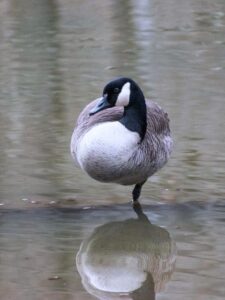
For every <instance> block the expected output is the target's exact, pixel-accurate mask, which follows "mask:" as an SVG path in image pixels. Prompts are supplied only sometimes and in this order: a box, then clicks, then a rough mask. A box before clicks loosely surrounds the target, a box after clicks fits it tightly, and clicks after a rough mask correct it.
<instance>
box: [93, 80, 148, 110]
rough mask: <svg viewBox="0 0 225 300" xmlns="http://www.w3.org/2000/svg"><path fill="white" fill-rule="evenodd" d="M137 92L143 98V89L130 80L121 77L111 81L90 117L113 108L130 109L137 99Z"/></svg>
mask: <svg viewBox="0 0 225 300" xmlns="http://www.w3.org/2000/svg"><path fill="white" fill-rule="evenodd" d="M137 92H138V93H139V94H141V96H143V93H142V91H141V89H140V88H139V87H138V85H137V84H136V83H135V82H134V81H133V80H132V79H130V78H127V77H121V78H117V79H115V80H113V81H110V82H109V83H108V84H107V85H106V86H105V87H104V89H103V95H102V98H101V100H100V101H99V103H98V104H97V106H96V107H94V108H93V109H92V110H91V111H90V115H93V114H96V113H97V112H99V111H101V110H104V109H107V108H109V107H113V106H123V107H128V106H130V105H131V104H132V103H133V101H135V99H137ZM132 95H133V96H134V97H132Z"/></svg>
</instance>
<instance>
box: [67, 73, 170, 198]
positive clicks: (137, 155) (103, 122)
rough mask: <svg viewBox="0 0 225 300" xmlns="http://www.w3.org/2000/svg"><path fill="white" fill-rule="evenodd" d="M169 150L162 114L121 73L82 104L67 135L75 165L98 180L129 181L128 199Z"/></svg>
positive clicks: (168, 129)
mask: <svg viewBox="0 0 225 300" xmlns="http://www.w3.org/2000/svg"><path fill="white" fill-rule="evenodd" d="M171 149H172V139H171V137H170V128H169V119H168V116H167V113H165V112H164V111H163V110H162V109H161V108H160V107H159V106H158V105H157V104H156V103H154V102H152V101H149V100H145V97H144V95H143V92H142V90H141V89H140V88H139V86H138V85H137V84H136V83H135V82H134V81H133V80H132V79H130V78H124V77H122V78H118V79H115V80H113V81H111V82H109V83H108V84H107V85H106V86H105V88H104V90H103V96H102V97H101V98H99V99H96V100H94V101H92V102H91V103H90V104H89V105H87V106H86V107H85V108H84V110H83V111H82V112H81V114H80V116H79V118H78V121H77V125H76V127H75V130H74V132H73V135H72V139H71V153H72V156H73V158H74V159H75V160H76V161H77V162H78V164H79V165H80V167H81V168H82V169H83V170H84V171H86V172H87V173H88V174H89V175H90V176H91V177H92V178H94V179H96V180H98V181H101V182H115V183H119V184H122V185H135V187H134V189H133V201H134V202H135V201H137V200H138V198H139V196H140V193H141V188H142V186H143V184H144V183H145V181H146V180H147V179H148V177H150V176H151V175H153V174H154V173H155V172H156V171H157V170H158V169H160V168H162V167H163V166H164V164H165V163H166V162H167V160H168V158H169V155H170V153H171Z"/></svg>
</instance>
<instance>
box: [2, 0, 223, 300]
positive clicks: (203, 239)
mask: <svg viewBox="0 0 225 300" xmlns="http://www.w3.org/2000/svg"><path fill="white" fill-rule="evenodd" d="M224 54H225V3H224V1H222V0H216V1H213V2H212V1H209V0H205V1H204V2H202V1H200V0H196V1H191V0H188V1H183V0H182V1H178V0H170V1H166V3H165V1H161V0H157V1H155V0H152V1H147V0H145V1H144V0H143V1H138V3H137V1H112V0H111V1H110V0H107V1H99V0H96V1H89V0H87V1H67V0H64V1H61V0H58V1H54V0H51V1H50V0H48V1H42V0H39V1H37V0H36V1H35V0H32V1H28V0H21V1H19V2H18V1H13V0H10V1H6V0H2V1H1V2H0V153H1V156H0V170H1V172H0V214H1V225H0V241H1V243H0V244H1V252H0V265H1V272H0V274H1V277H0V286H1V288H0V298H1V299H23V300H24V299H29V300H30V299H79V300H85V299H94V296H93V293H92V296H91V293H88V292H87V291H86V290H85V288H84V287H83V285H82V284H81V279H80V275H79V274H78V271H77V269H76V268H75V254H76V253H77V252H78V250H79V247H80V244H81V242H82V241H84V242H85V241H86V240H87V239H88V237H89V236H90V235H92V234H94V232H95V228H99V227H100V228H101V227H102V226H103V225H104V224H106V223H109V222H113V221H118V222H123V221H124V220H127V219H129V218H131V217H133V218H135V214H134V212H133V211H132V208H131V207H130V204H126V205H125V204H124V203H127V202H129V201H130V192H131V188H130V187H121V186H117V185H113V184H101V183H98V182H95V181H94V180H92V179H90V178H88V177H87V175H86V174H84V173H82V172H81V171H80V170H79V169H76V168H75V167H74V165H73V162H72V159H71V157H70V153H69V143H70V137H71V134H72V131H73V127H74V123H75V120H76V117H77V116H78V114H79V112H80V110H81V109H82V108H83V107H84V105H86V104H87V103H88V102H89V101H90V100H92V99H94V98H96V97H98V96H99V95H100V94H101V92H102V88H103V86H104V85H105V84H106V83H107V82H108V81H109V80H110V79H112V78H114V77H116V76H119V75H124V76H130V77H132V78H134V79H135V80H136V81H137V82H138V83H139V84H140V85H141V87H142V88H143V90H144V92H145V95H146V96H147V97H150V98H152V99H153V100H155V101H157V102H158V103H159V104H160V105H161V106H162V107H163V108H164V109H165V110H166V111H167V112H168V114H169V116H170V119H171V129H172V133H173V137H174V140H175V148H174V151H173V154H172V157H171V159H170V161H169V163H168V164H167V166H166V167H165V168H164V169H163V170H162V171H160V172H159V173H158V174H156V175H155V176H154V177H152V178H151V179H150V180H149V182H147V183H146V184H145V186H144V188H143V192H142V199H141V202H142V203H143V205H144V206H143V209H144V212H145V213H146V214H147V217H148V219H149V220H150V221H151V223H152V224H153V225H156V226H159V227H163V229H164V230H166V231H167V232H168V234H169V236H170V238H171V241H172V243H175V244H176V248H177V254H176V255H175V254H174V257H175V256H176V263H175V265H174V266H173V267H171V269H173V272H171V273H172V274H170V276H168V278H167V282H165V285H164V287H163V288H162V290H161V291H160V292H158V291H157V293H156V296H155V297H156V298H157V299H171V298H173V299H224V295H225V290H224V287H223V286H224V279H225V274H224V273H225V272H224V270H225V269H224V256H223V253H224V248H225V247H224V242H223V236H224V217H223V212H224V204H223V201H224V198H225V197H224V194H225V187H224V177H225V168H224V162H225V153H224V149H225V131H224V114H225V101H224V98H225V86H224V82H225V58H224V57H225V56H224ZM90 206H91V208H88V207H90ZM83 208H87V209H86V210H85V209H83ZM125 224H126V223H125ZM124 226H125V225H124ZM125 227H126V226H125ZM132 230H133V229H131V231H132ZM153 240H154V239H153ZM127 244H128V245H129V241H128V242H127ZM159 248H160V249H161V247H159ZM159 252H160V250H159ZM128 257H129V255H128ZM150 273H151V272H150V271H149V274H150ZM54 276H56V278H55V277H54ZM57 276H58V277H57ZM151 276H153V275H151ZM153 279H154V276H153ZM149 280H150V279H149V277H148V280H147V281H146V282H147V283H150V282H152V281H151V280H150V281H149ZM153 281H154V280H153ZM134 285H135V284H134ZM143 286H144V288H142V290H141V293H142V294H141V297H142V298H141V299H144V298H145V296H144V294H143V291H145V287H146V285H143ZM147 287H148V285H147ZM131 294H132V293H131ZM153 294H154V293H153ZM153 294H152V297H154V295H153ZM101 297H106V299H110V298H109V295H107V296H105V295H104V296H103V295H101ZM107 297H108V298H107ZM115 297H117V296H115ZM129 297H136V298H134V299H138V298H137V297H138V296H137V294H135V296H134V295H131V296H129ZM103 299H104V298H103Z"/></svg>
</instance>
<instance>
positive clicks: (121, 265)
mask: <svg viewBox="0 0 225 300" xmlns="http://www.w3.org/2000/svg"><path fill="white" fill-rule="evenodd" d="M146 220H147V218H145V219H144V218H139V219H128V220H125V221H121V222H110V223H107V224H105V225H102V226H100V227H98V228H97V229H96V230H95V231H94V232H93V233H92V234H91V236H90V237H89V238H87V239H86V240H84V241H83V243H82V244H81V246H80V250H79V252H78V254H77V260H76V262H77V269H78V271H79V273H80V275H81V278H82V282H83V285H84V287H85V288H86V290H87V291H88V292H89V293H90V294H92V295H94V296H96V297H98V298H99V299H107V300H110V299H121V298H122V299H135V300H138V299H139V300H140V299H142V300H147V299H148V300H149V299H151V300H152V299H154V298H155V296H154V295H155V292H158V291H160V290H161V289H162V288H163V286H164V284H165V283H166V282H167V281H168V280H169V278H170V276H171V274H172V272H173V269H174V264H175V254H176V248H175V243H174V242H173V241H172V240H171V238H170V235H169V233H168V231H166V230H165V229H163V228H161V227H159V226H155V225H152V224H151V223H150V222H148V221H146ZM150 295H151V296H150Z"/></svg>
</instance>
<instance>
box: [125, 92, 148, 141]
mask: <svg viewBox="0 0 225 300" xmlns="http://www.w3.org/2000/svg"><path fill="white" fill-rule="evenodd" d="M131 95H132V96H131V97H132V98H131V99H130V104H129V105H128V106H127V107H125V108H124V114H123V117H122V119H120V122H121V123H122V124H123V125H124V126H125V127H126V128H127V129H129V130H130V131H135V132H137V133H138V134H139V135H140V137H141V140H143V138H144V136H145V132H146V127H147V117H146V112H147V109H146V104H145V98H144V95H143V93H142V91H141V90H140V89H136V90H135V91H132V93H131Z"/></svg>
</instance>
